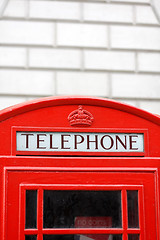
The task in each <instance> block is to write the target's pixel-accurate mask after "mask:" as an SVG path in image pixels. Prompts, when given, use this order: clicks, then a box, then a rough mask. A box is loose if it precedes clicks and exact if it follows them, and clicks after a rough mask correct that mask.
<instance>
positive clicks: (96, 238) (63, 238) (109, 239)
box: [43, 234, 122, 240]
mask: <svg viewBox="0 0 160 240" xmlns="http://www.w3.org/2000/svg"><path fill="white" fill-rule="evenodd" d="M43 240H122V235H115V234H114V235H112V234H106V235H104V234H103V235H102V234H92V235H91V234H90V235H44V236H43Z"/></svg>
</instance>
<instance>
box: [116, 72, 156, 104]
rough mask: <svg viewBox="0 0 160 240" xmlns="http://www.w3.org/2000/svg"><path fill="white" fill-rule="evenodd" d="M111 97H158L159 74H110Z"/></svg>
mask: <svg viewBox="0 0 160 240" xmlns="http://www.w3.org/2000/svg"><path fill="white" fill-rule="evenodd" d="M112 94H113V97H116V98H120V97H124V96H125V97H127V98H149V99H157V98H159V97H160V76H154V75H138V76H137V75H136V74H134V75H133V74H112Z"/></svg>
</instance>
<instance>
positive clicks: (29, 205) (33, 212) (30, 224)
mask: <svg viewBox="0 0 160 240" xmlns="http://www.w3.org/2000/svg"><path fill="white" fill-rule="evenodd" d="M36 227H37V190H26V222H25V228H36Z"/></svg>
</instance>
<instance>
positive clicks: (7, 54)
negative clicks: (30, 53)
mask: <svg viewBox="0 0 160 240" xmlns="http://www.w3.org/2000/svg"><path fill="white" fill-rule="evenodd" d="M25 65H26V49H25V48H21V47H20V48H18V47H2V46H0V66H4V67H9V66H10V67H25ZM0 81H1V80H0Z"/></svg>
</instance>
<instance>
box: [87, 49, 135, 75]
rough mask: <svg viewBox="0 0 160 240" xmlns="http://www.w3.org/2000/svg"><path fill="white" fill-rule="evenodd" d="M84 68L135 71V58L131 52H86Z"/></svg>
mask: <svg viewBox="0 0 160 240" xmlns="http://www.w3.org/2000/svg"><path fill="white" fill-rule="evenodd" d="M85 68H86V69H97V70H126V71H133V70H134V69H135V58H134V53H132V52H116V51H115V52H109V51H86V52H85Z"/></svg>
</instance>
